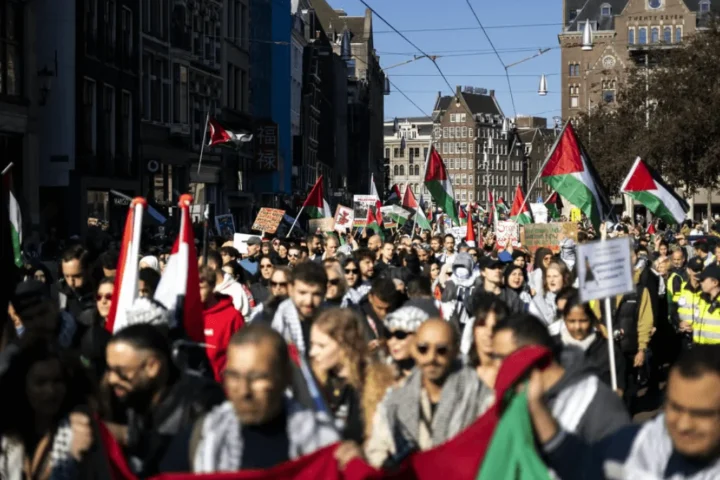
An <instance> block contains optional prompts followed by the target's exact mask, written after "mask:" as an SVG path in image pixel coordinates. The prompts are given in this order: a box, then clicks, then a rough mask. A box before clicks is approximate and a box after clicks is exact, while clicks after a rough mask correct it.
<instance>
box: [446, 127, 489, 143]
mask: <svg viewBox="0 0 720 480" xmlns="http://www.w3.org/2000/svg"><path fill="white" fill-rule="evenodd" d="M502 136H503V135H502V132H501V131H500V129H499V128H488V127H481V128H478V130H477V136H476V135H475V129H474V128H472V127H443V129H442V138H472V139H474V138H476V137H477V138H500V137H502ZM438 140H439V139H438Z"/></svg>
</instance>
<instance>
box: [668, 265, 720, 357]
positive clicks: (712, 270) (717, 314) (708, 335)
mask: <svg viewBox="0 0 720 480" xmlns="http://www.w3.org/2000/svg"><path fill="white" fill-rule="evenodd" d="M698 280H699V281H700V288H701V290H702V294H701V295H700V299H699V301H698V302H697V304H693V305H690V304H686V305H683V306H682V307H681V308H680V309H679V310H678V313H679V315H680V320H681V321H680V329H681V330H682V331H686V332H687V331H692V336H693V343H694V344H705V345H708V344H709V345H718V344H720V302H719V301H718V297H719V296H720V266H718V265H709V266H708V267H706V268H705V270H703V272H702V273H701V274H700V275H699V277H698ZM683 298H684V297H683Z"/></svg>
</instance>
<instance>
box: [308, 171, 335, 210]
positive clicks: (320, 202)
mask: <svg viewBox="0 0 720 480" xmlns="http://www.w3.org/2000/svg"><path fill="white" fill-rule="evenodd" d="M303 209H304V211H305V213H307V216H308V217H310V218H327V217H332V216H333V214H332V212H330V205H328V203H327V202H326V201H325V196H324V194H323V177H322V175H320V178H318V179H317V182H315V185H314V186H313V188H312V190H310V193H309V194H308V196H307V198H306V199H305V203H303Z"/></svg>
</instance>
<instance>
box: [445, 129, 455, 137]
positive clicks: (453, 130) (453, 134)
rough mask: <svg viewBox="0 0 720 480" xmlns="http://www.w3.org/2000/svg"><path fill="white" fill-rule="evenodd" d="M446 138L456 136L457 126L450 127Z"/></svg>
mask: <svg viewBox="0 0 720 480" xmlns="http://www.w3.org/2000/svg"><path fill="white" fill-rule="evenodd" d="M445 138H455V127H448V136H447V137H445Z"/></svg>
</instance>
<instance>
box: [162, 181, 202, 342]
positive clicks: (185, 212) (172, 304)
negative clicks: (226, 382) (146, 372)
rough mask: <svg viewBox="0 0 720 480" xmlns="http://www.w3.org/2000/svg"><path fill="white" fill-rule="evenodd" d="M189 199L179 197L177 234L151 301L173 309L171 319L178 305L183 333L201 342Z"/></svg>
mask: <svg viewBox="0 0 720 480" xmlns="http://www.w3.org/2000/svg"><path fill="white" fill-rule="evenodd" d="M192 202H193V198H192V196H190V195H188V194H184V195H181V196H180V202H179V207H180V233H178V237H177V239H176V240H175V244H174V245H173V248H172V251H171V252H170V258H169V259H168V262H167V265H166V266H165V271H164V272H163V275H162V278H160V284H159V285H158V288H157V290H156V291H155V300H156V301H158V302H160V303H161V304H162V305H163V306H165V307H166V308H167V309H168V310H170V311H171V312H174V315H175V318H177V314H178V313H180V312H178V311H177V310H178V308H181V309H182V313H181V318H182V323H183V329H184V330H185V334H186V335H187V337H188V338H189V339H191V340H192V341H195V342H200V343H202V342H204V341H205V333H204V332H203V323H202V312H203V306H202V303H201V302H200V277H199V275H198V257H197V251H196V250H195V235H194V234H193V229H192V221H191V220H190V205H191V204H192ZM180 300H181V301H180ZM178 303H180V306H178ZM173 326H175V325H173Z"/></svg>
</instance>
